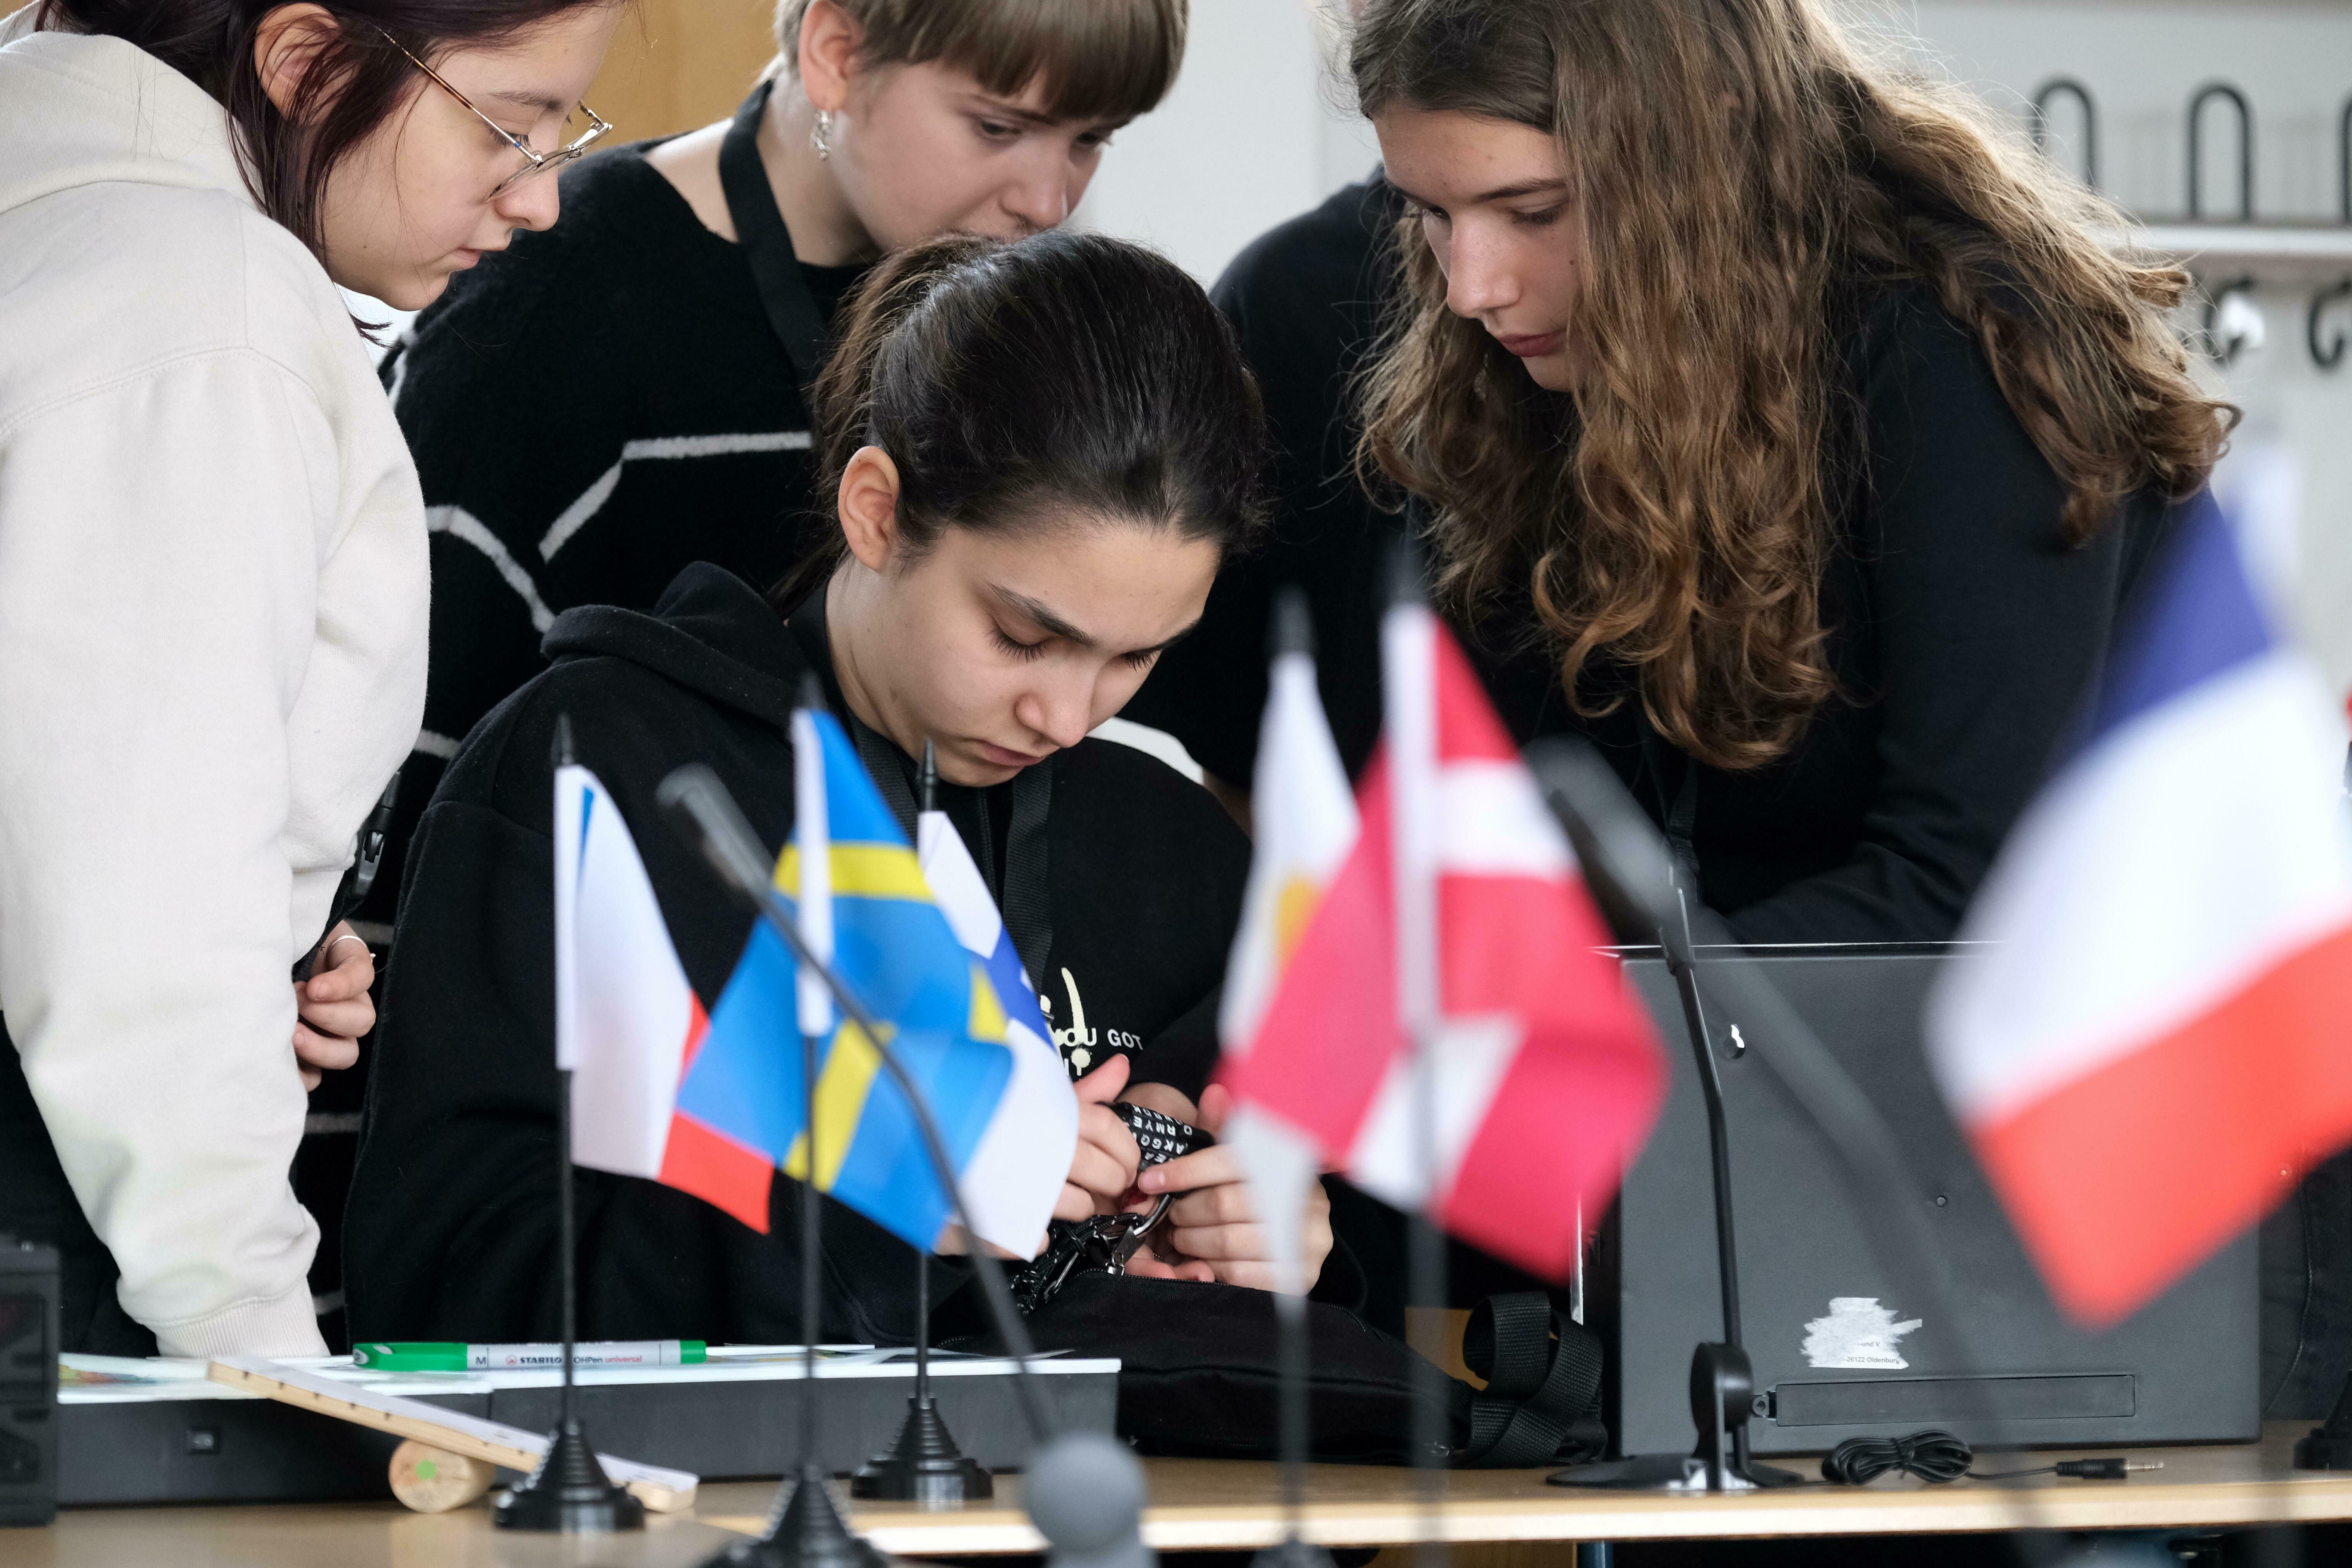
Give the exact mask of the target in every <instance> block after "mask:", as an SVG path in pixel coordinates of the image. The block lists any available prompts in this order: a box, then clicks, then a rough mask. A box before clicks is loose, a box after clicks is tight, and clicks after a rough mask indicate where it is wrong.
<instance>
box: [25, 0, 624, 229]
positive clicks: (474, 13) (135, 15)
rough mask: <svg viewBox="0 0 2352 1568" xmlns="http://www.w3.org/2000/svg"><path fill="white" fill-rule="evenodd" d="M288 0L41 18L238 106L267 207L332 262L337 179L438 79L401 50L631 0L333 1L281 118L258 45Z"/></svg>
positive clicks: (429, 52)
mask: <svg viewBox="0 0 2352 1568" xmlns="http://www.w3.org/2000/svg"><path fill="white" fill-rule="evenodd" d="M285 3H286V0H41V8H40V10H39V12H38V13H37V18H36V19H37V25H38V26H42V27H49V28H61V29H64V30H68V31H71V32H79V33H94V34H99V35H101V36H103V37H111V38H121V40H122V41H123V42H125V43H127V44H132V45H135V46H137V47H140V48H142V49H144V50H145V51H146V52H147V53H149V54H151V55H152V56H154V57H155V58H157V59H159V60H161V61H163V63H164V64H165V65H167V66H170V67H171V68H173V70H175V71H178V72H179V73H180V74H181V75H182V76H184V77H186V78H187V79H189V80H190V81H193V82H194V83H195V84H196V85H197V86H198V87H200V88H202V89H205V92H207V93H209V94H210V95H211V96H212V97H213V99H214V100H215V101H216V102H218V103H219V104H220V106H221V107H222V109H224V110H226V111H227V114H228V119H229V124H230V126H231V127H232V129H233V130H234V132H235V139H236V142H237V145H238V161H239V163H241V164H242V166H243V170H244V174H245V183H246V186H247V189H249V190H250V191H251V192H252V193H253V199H254V200H255V202H257V204H259V205H260V207H261V210H262V211H263V212H264V213H266V214H268V216H270V217H272V218H274V219H276V220H277V221H278V223H280V224H283V225H284V226H286V227H287V228H289V229H291V230H292V231H293V232H294V234H295V236H296V237H298V238H299V239H300V240H301V241H302V243H303V244H305V245H307V246H309V247H310V253H311V254H312V255H314V256H319V257H320V258H321V259H322V260H323V259H324V256H323V250H324V245H325V239H324V236H323V235H322V234H321V232H320V219H321V213H320V206H321V204H322V203H323V201H324V200H325V196H326V190H327V176H328V175H329V174H331V173H333V171H334V168H335V165H336V164H337V163H340V162H341V161H342V159H343V158H344V157H346V156H347V155H349V154H350V153H351V152H352V150H353V149H354V148H356V147H357V146H358V145H359V144H360V143H361V142H364V141H365V140H367V138H368V136H369V135H370V134H371V133H373V132H374V131H375V129H376V128H377V127H378V126H380V125H382V124H383V122H384V121H386V120H389V119H390V118H391V117H392V116H393V114H394V112H395V111H396V110H399V109H400V108H401V106H402V105H403V104H404V103H406V102H407V101H408V100H410V98H411V97H413V96H414V95H415V93H416V92H418V91H420V90H421V89H424V88H425V87H426V86H428V85H430V84H429V83H428V82H427V80H426V79H425V75H424V73H422V72H421V71H419V70H418V69H417V68H416V67H415V65H413V64H411V63H410V62H409V60H408V58H407V56H405V55H403V54H402V53H401V52H400V51H401V49H403V48H405V49H406V50H408V52H409V54H413V55H415V57H416V58H418V59H421V60H425V61H426V62H428V63H432V64H436V65H437V64H438V63H439V61H438V59H437V58H436V57H438V56H441V55H444V54H446V53H447V52H448V51H449V50H451V49H453V48H458V47H467V46H474V47H480V46H485V45H498V44H501V43H506V42H509V41H510V40H512V39H513V38H514V37H517V36H518V35H520V34H521V33H524V32H527V31H529V30H530V28H531V27H533V26H537V25H538V24H539V23H541V22H544V21H547V20H549V19H550V18H551V17H554V16H561V15H562V14H563V13H565V12H567V11H573V10H577V9H579V8H580V7H581V6H583V5H604V4H616V3H619V0H333V3H332V4H331V5H328V6H327V9H328V10H329V12H331V14H332V15H333V16H334V19H335V24H336V31H335V35H334V37H333V38H332V39H331V41H330V42H329V43H328V44H327V45H326V47H324V48H323V49H322V50H321V51H320V54H319V56H318V58H315V59H314V60H312V61H311V62H310V68H308V69H307V70H305V71H304V72H303V73H302V83H301V86H300V88H299V89H298V90H297V92H296V94H295V98H294V101H293V102H292V103H291V104H290V105H289V112H287V113H284V114H281V113H279V112H278V106H277V105H275V104H273V103H271V102H270V101H269V95H268V93H267V92H265V91H263V90H262V86H261V78H260V75H259V73H258V72H257V71H256V70H255V68H254V63H253V51H254V41H255V39H256V38H257V37H259V35H260V32H261V24H262V21H263V19H264V18H265V17H267V16H268V15H269V13H270V12H272V11H274V10H276V9H278V6H279V5H283V4H285ZM387 33H388V34H390V35H391V37H385V36H384V35H385V34H387Z"/></svg>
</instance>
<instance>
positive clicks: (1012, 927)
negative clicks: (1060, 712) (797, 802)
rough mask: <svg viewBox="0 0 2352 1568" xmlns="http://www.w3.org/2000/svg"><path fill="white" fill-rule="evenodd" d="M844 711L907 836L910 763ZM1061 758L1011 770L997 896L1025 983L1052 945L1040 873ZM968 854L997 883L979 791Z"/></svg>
mask: <svg viewBox="0 0 2352 1568" xmlns="http://www.w3.org/2000/svg"><path fill="white" fill-rule="evenodd" d="M842 709H843V713H844V716H845V717H846V718H847V719H848V721H849V732H850V736H851V738H852V739H853V740H855V741H856V742H857V756H858V760H859V761H860V762H863V763H865V764H866V772H867V773H871V774H873V775H874V782H875V784H877V786H879V788H880V789H881V791H882V799H883V801H884V803H885V804H886V805H888V806H889V807H890V815H891V816H895V817H897V818H898V826H899V827H900V828H902V829H903V830H904V831H905V832H906V835H907V841H908V843H910V844H911V843H913V842H914V839H915V812H916V801H915V778H914V773H913V771H912V770H913V767H914V764H913V763H912V762H910V761H909V760H908V756H907V753H906V752H902V751H900V750H899V749H898V747H897V746H895V745H893V744H891V743H890V742H889V741H887V740H886V739H884V738H883V736H882V735H880V734H879V733H877V731H873V730H871V729H868V728H867V727H866V723H865V721H862V720H861V719H859V718H858V717H857V715H856V714H855V713H851V712H849V711H848V704H847V703H846V702H844V703H843V704H842ZM1061 762H1062V759H1061V758H1060V757H1059V756H1058V755H1056V756H1053V757H1048V758H1047V759H1046V760H1045V761H1044V762H1042V763H1033V764H1032V765H1030V766H1028V767H1025V768H1023V769H1022V770H1021V771H1020V772H1019V773H1015V774H1013V822H1012V825H1011V827H1010V828H1009V830H1008V831H1007V833H1006V835H1005V844H1004V858H1005V860H1006V862H1007V864H1006V865H1005V868H1004V880H1003V896H1002V897H1001V898H1000V899H999V900H998V901H999V902H1000V903H1001V904H1003V910H1002V911H1001V912H1002V913H1003V916H1004V929H1005V931H1006V933H1007V934H1009V935H1010V936H1011V937H1012V938H1013V952H1016V953H1018V954H1019V955H1020V958H1021V967H1022V968H1023V969H1024V970H1026V971H1028V973H1029V981H1030V984H1033V985H1043V984H1045V960H1046V959H1047V957H1049V956H1050V955H1051V954H1052V952H1053V951H1054V918H1053V908H1052V901H1051V898H1050V895H1049V894H1048V892H1047V887H1046V882H1047V878H1046V873H1047V872H1048V871H1049V870H1050V869H1051V867H1050V864H1049V860H1050V857H1051V854H1052V851H1051V848H1050V846H1049V841H1048V839H1047V837H1046V832H1045V824H1046V820H1047V818H1049V817H1050V816H1052V815H1053V810H1054V775H1055V773H1058V772H1059V771H1060V770H1061ZM967 847H968V848H970V849H971V856H972V861H973V863H974V864H975V865H977V866H978V867H979V868H980V876H981V880H982V882H984V883H986V884H987V885H988V886H990V887H995V886H997V885H998V884H997V879H996V864H995V861H996V844H995V835H994V834H993V833H992V831H990V827H989V820H988V796H987V795H986V794H985V793H982V795H981V798H980V842H979V843H978V844H974V845H969V846H967Z"/></svg>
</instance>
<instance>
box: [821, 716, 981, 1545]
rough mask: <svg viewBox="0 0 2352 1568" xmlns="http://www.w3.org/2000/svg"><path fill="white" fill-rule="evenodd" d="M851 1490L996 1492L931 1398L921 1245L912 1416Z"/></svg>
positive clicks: (928, 1497)
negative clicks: (958, 1444) (963, 1447)
mask: <svg viewBox="0 0 2352 1568" xmlns="http://www.w3.org/2000/svg"><path fill="white" fill-rule="evenodd" d="M939 794H940V759H939V752H937V750H936V749H935V748H933V746H932V745H931V743H930V742H929V741H925V742H923V765H922V770H921V772H920V773H919V774H918V775H917V778H916V785H915V802H916V806H915V809H916V812H917V816H916V818H915V821H916V843H915V854H916V857H917V858H918V859H919V858H921V856H922V852H923V851H922V828H921V825H922V822H923V819H924V818H926V817H928V816H930V814H931V813H932V812H934V811H937V810H938V809H939ZM849 1495H850V1496H851V1497H855V1498H877V1499H883V1500H888V1501H892V1502H921V1503H925V1504H930V1503H949V1502H969V1501H972V1500H978V1499H980V1498H985V1497H993V1496H995V1495H996V1482H995V1480H994V1479H993V1478H992V1477H991V1476H990V1475H989V1473H988V1468H987V1467H986V1466H984V1465H982V1463H981V1462H980V1461H979V1460H977V1459H975V1458H971V1456H969V1455H968V1454H966V1453H965V1452H964V1451H963V1450H962V1449H961V1447H957V1446H956V1440H955V1434H953V1433H952V1432H950V1431H949V1430H948V1424H947V1421H946V1420H945V1418H943V1417H942V1416H941V1415H940V1409H939V1405H937V1404H936V1403H935V1402H934V1401H933V1400H932V1398H931V1254H930V1249H929V1247H916V1248H915V1392H914V1394H913V1395H912V1396H911V1397H910V1398H908V1401H907V1418H906V1419H905V1420H904V1421H902V1422H900V1423H899V1424H898V1436H896V1437H895V1438H893V1439H891V1443H890V1446H889V1447H887V1448H886V1449H884V1450H883V1451H882V1452H881V1453H878V1454H877V1455H875V1456H874V1457H873V1458H870V1459H868V1460H867V1461H866V1463H865V1464H864V1465H862V1466H860V1467H859V1468H858V1470H857V1473H856V1475H854V1476H852V1477H850V1478H849Z"/></svg>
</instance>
